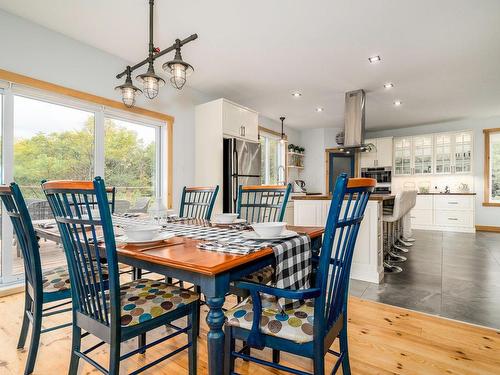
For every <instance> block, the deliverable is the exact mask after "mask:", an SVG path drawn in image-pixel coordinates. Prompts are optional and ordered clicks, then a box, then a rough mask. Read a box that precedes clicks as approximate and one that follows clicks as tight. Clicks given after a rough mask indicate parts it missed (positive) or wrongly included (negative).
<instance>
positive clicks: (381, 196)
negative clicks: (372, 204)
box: [291, 194, 394, 202]
mask: <svg viewBox="0 0 500 375" xmlns="http://www.w3.org/2000/svg"><path fill="white" fill-rule="evenodd" d="M291 198H292V199H293V200H307V201H325V200H331V199H332V196H331V195H325V194H323V195H299V196H295V197H291ZM393 199H394V195H391V194H372V195H370V200H371V201H379V202H383V201H388V200H393Z"/></svg>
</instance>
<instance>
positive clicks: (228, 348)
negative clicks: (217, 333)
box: [224, 326, 235, 375]
mask: <svg viewBox="0 0 500 375" xmlns="http://www.w3.org/2000/svg"><path fill="white" fill-rule="evenodd" d="M224 331H225V336H226V339H225V347H224V375H230V374H232V373H233V372H234V362H235V357H234V356H233V355H231V353H232V352H233V351H234V346H235V340H234V338H233V335H232V331H231V327H229V326H226V328H225V330H224Z"/></svg>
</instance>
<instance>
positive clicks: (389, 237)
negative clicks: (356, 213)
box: [382, 192, 406, 273]
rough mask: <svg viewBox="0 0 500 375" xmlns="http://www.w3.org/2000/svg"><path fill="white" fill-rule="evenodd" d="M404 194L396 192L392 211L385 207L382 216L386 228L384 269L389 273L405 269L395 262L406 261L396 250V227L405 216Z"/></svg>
mask: <svg viewBox="0 0 500 375" xmlns="http://www.w3.org/2000/svg"><path fill="white" fill-rule="evenodd" d="M403 194H404V192H401V193H398V194H396V197H395V198H394V206H393V208H392V212H388V211H386V210H385V209H384V215H383V216H382V221H383V228H384V271H385V272H387V273H399V272H401V271H403V269H402V268H401V267H399V266H397V265H395V264H393V263H401V262H405V261H406V257H404V256H402V255H399V254H397V253H396V252H395V251H394V250H395V234H396V233H395V227H396V225H397V223H398V222H399V220H400V219H401V217H403V214H404V211H403Z"/></svg>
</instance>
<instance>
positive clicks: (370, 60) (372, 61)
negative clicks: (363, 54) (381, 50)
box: [368, 55, 382, 64]
mask: <svg viewBox="0 0 500 375" xmlns="http://www.w3.org/2000/svg"><path fill="white" fill-rule="evenodd" d="M368 61H369V62H371V63H372V64H373V63H376V62H379V61H382V59H381V58H380V56H379V55H377V56H371V57H369V58H368Z"/></svg>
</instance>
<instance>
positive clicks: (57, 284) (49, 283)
mask: <svg viewBox="0 0 500 375" xmlns="http://www.w3.org/2000/svg"><path fill="white" fill-rule="evenodd" d="M95 267H96V268H95V270H96V274H97V266H96V265H95ZM101 270H102V274H103V278H104V279H105V280H107V279H108V277H109V274H108V267H107V265H106V264H104V263H103V264H102V265H101ZM42 283H43V292H44V293H60V292H64V291H67V290H70V288H71V285H70V281H69V272H68V267H67V266H60V267H56V268H52V269H50V270H47V271H43V274H42Z"/></svg>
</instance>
